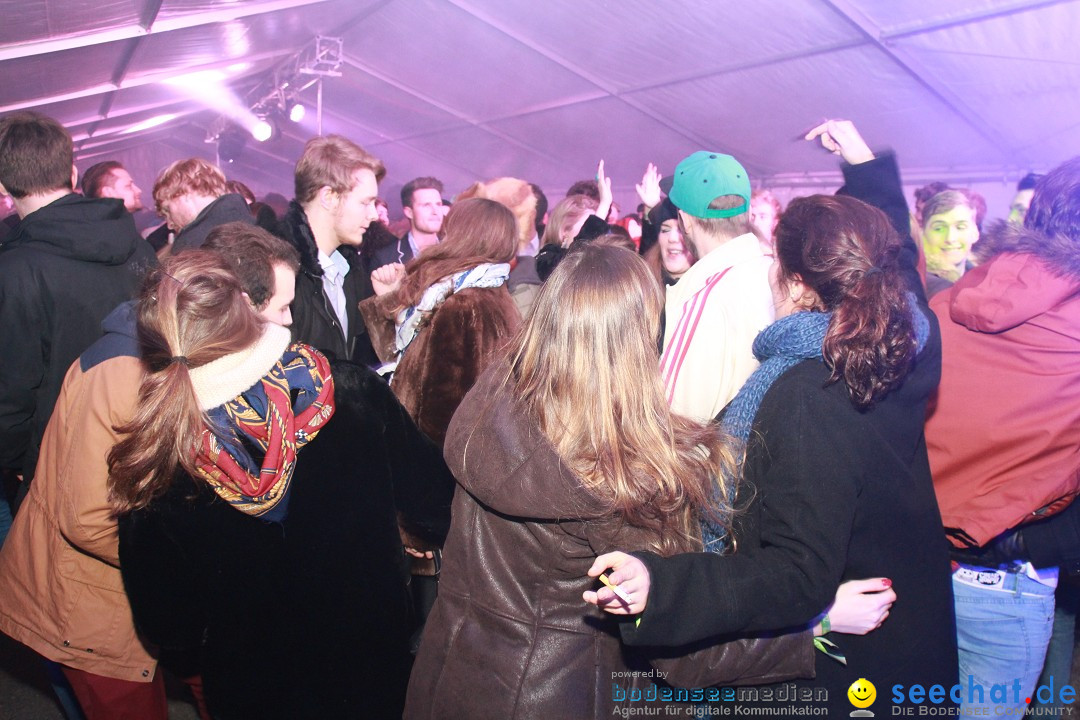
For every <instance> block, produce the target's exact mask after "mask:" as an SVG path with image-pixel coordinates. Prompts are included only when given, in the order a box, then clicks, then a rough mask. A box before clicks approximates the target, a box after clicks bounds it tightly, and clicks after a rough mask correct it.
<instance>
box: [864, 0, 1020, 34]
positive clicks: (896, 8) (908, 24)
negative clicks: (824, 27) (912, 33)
mask: <svg viewBox="0 0 1080 720" xmlns="http://www.w3.org/2000/svg"><path fill="white" fill-rule="evenodd" d="M851 4H852V5H853V6H855V7H857V8H858V9H859V11H860V12H862V13H863V14H864V15H866V16H867V17H868V18H870V20H872V21H873V22H874V23H876V24H877V25H878V26H879V27H881V28H885V29H888V30H890V31H901V30H913V29H917V28H919V27H923V26H926V25H928V24H935V25H936V24H939V23H943V22H950V21H957V22H962V21H964V19H965V18H970V17H971V16H973V15H981V14H985V13H988V12H990V13H992V12H995V11H1000V10H1007V9H1010V8H1015V7H1016V6H1017V5H1018V4H1021V3H1018V2H1017V0H949V2H941V0H903V2H881V1H880V0H851Z"/></svg>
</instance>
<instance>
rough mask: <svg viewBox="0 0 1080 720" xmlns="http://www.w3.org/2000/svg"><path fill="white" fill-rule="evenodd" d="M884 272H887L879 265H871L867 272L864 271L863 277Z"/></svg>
mask: <svg viewBox="0 0 1080 720" xmlns="http://www.w3.org/2000/svg"><path fill="white" fill-rule="evenodd" d="M883 272H885V271H884V270H882V269H881V268H879V267H878V266H877V265H871V266H870V268H869V269H868V270H867V271H866V272H864V273H863V277H870V276H871V275H880V274H881V273H883Z"/></svg>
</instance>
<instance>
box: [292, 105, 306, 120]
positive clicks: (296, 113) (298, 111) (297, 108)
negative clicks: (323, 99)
mask: <svg viewBox="0 0 1080 720" xmlns="http://www.w3.org/2000/svg"><path fill="white" fill-rule="evenodd" d="M306 114H307V108H305V107H304V105H303V103H293V104H292V107H290V108H289V119H290V120H292V121H293V122H294V123H298V122H300V121H301V120H303V119H304V115H306Z"/></svg>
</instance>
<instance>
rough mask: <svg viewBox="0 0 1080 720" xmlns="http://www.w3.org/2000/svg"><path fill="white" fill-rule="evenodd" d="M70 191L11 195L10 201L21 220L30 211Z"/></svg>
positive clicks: (52, 201) (54, 200) (68, 193)
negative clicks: (24, 195)
mask: <svg viewBox="0 0 1080 720" xmlns="http://www.w3.org/2000/svg"><path fill="white" fill-rule="evenodd" d="M70 194H71V191H70V190H67V189H63V188H61V189H59V190H50V191H49V192H45V193H41V194H40V195H27V196H26V197H21V198H16V197H12V198H11V201H12V203H13V204H14V205H15V212H17V213H18V214H19V219H20V220H22V219H23V218H25V217H26V216H27V215H29V214H30V213H32V212H34V211H36V210H40V209H41V208H43V207H45V206H46V205H49V204H50V203H54V202H56V201H57V200H59V199H60V198H62V197H64V196H65V195H70Z"/></svg>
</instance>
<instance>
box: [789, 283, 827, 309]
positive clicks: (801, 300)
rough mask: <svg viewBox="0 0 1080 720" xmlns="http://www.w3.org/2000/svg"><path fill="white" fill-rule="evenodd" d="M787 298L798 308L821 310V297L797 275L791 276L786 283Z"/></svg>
mask: <svg viewBox="0 0 1080 720" xmlns="http://www.w3.org/2000/svg"><path fill="white" fill-rule="evenodd" d="M787 291H788V298H790V299H791V302H792V303H793V304H794V305H795V306H796V307H798V308H800V309H803V310H815V309H819V308H821V307H822V306H821V297H820V296H819V295H818V294H817V292H815V291H814V289H813V288H811V287H810V286H809V285H807V284H806V283H804V282H803V280H802V278H801V277H799V276H798V275H793V276H792V277H791V279H790V280H788V283H787Z"/></svg>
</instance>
